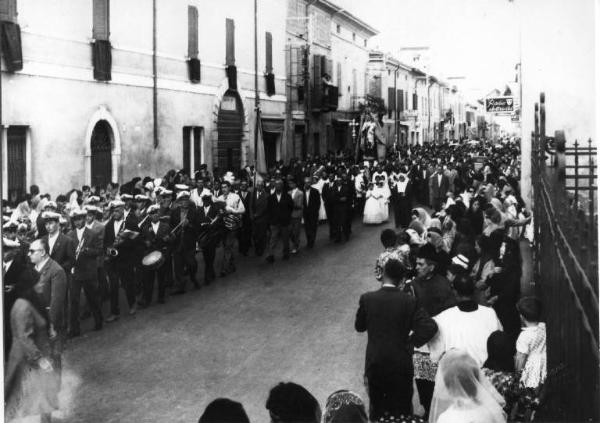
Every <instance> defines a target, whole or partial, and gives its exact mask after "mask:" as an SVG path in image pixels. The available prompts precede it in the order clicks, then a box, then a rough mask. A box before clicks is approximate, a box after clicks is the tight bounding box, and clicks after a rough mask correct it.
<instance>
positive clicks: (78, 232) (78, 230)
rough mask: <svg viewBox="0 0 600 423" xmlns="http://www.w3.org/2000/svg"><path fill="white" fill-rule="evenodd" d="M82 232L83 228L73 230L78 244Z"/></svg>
mask: <svg viewBox="0 0 600 423" xmlns="http://www.w3.org/2000/svg"><path fill="white" fill-rule="evenodd" d="M83 231H85V226H84V227H83V228H81V229H77V228H75V232H76V233H77V241H79V242H81V239H82V238H83Z"/></svg>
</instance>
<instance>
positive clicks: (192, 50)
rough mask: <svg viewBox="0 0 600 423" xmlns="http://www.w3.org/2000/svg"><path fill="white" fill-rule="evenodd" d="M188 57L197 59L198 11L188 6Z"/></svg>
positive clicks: (194, 7)
mask: <svg viewBox="0 0 600 423" xmlns="http://www.w3.org/2000/svg"><path fill="white" fill-rule="evenodd" d="M188 57H189V58H190V59H197V58H198V9H197V8H196V6H188Z"/></svg>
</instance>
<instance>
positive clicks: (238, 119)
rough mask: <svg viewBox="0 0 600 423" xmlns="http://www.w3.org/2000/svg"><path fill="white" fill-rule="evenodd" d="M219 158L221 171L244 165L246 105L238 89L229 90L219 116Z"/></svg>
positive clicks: (217, 161)
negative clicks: (243, 103)
mask: <svg viewBox="0 0 600 423" xmlns="http://www.w3.org/2000/svg"><path fill="white" fill-rule="evenodd" d="M217 132H218V139H217V160H216V165H217V166H218V167H219V169H221V171H226V170H238V169H240V168H241V167H242V138H243V136H244V106H243V105H242V101H241V99H240V96H239V95H238V93H237V92H236V91H232V90H228V91H227V92H226V93H225V95H224V96H223V99H222V100H221V105H220V107H219V114H218V117H217Z"/></svg>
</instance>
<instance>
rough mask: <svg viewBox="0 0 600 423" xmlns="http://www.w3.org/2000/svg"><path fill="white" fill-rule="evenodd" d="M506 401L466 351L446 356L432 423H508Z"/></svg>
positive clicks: (442, 361)
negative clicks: (505, 408)
mask: <svg viewBox="0 0 600 423" xmlns="http://www.w3.org/2000/svg"><path fill="white" fill-rule="evenodd" d="M504 405H505V401H504V399H503V398H502V395H500V394H499V393H498V391H496V389H495V388H494V387H493V386H492V384H491V383H490V382H489V381H488V380H487V378H486V377H485V376H484V375H483V374H482V373H481V371H480V369H479V366H478V365H477V362H476V361H475V359H474V358H473V357H471V356H470V355H469V354H468V353H467V352H466V351H462V350H458V349H453V350H450V351H448V352H447V353H446V354H444V356H443V358H442V360H441V361H440V365H439V367H438V372H437V375H436V380H435V390H434V393H433V401H432V404H431V413H430V415H429V422H430V423H456V422H469V423H504V422H506V414H505V413H504V411H503V409H502V408H503V407H504Z"/></svg>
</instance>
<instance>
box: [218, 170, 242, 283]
mask: <svg viewBox="0 0 600 423" xmlns="http://www.w3.org/2000/svg"><path fill="white" fill-rule="evenodd" d="M217 201H220V202H222V203H225V210H224V213H225V215H226V216H225V217H224V221H225V227H226V229H227V230H226V231H225V234H224V236H223V265H222V267H221V276H226V275H228V274H229V273H233V272H235V270H236V268H235V262H234V257H233V245H234V243H235V238H236V237H237V231H238V229H239V222H240V221H241V217H242V214H244V212H245V211H246V208H245V207H244V203H243V202H242V199H241V198H240V196H239V195H237V194H236V193H234V192H231V184H230V183H229V182H227V181H224V182H223V183H222V184H221V195H220V196H219V198H217Z"/></svg>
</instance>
